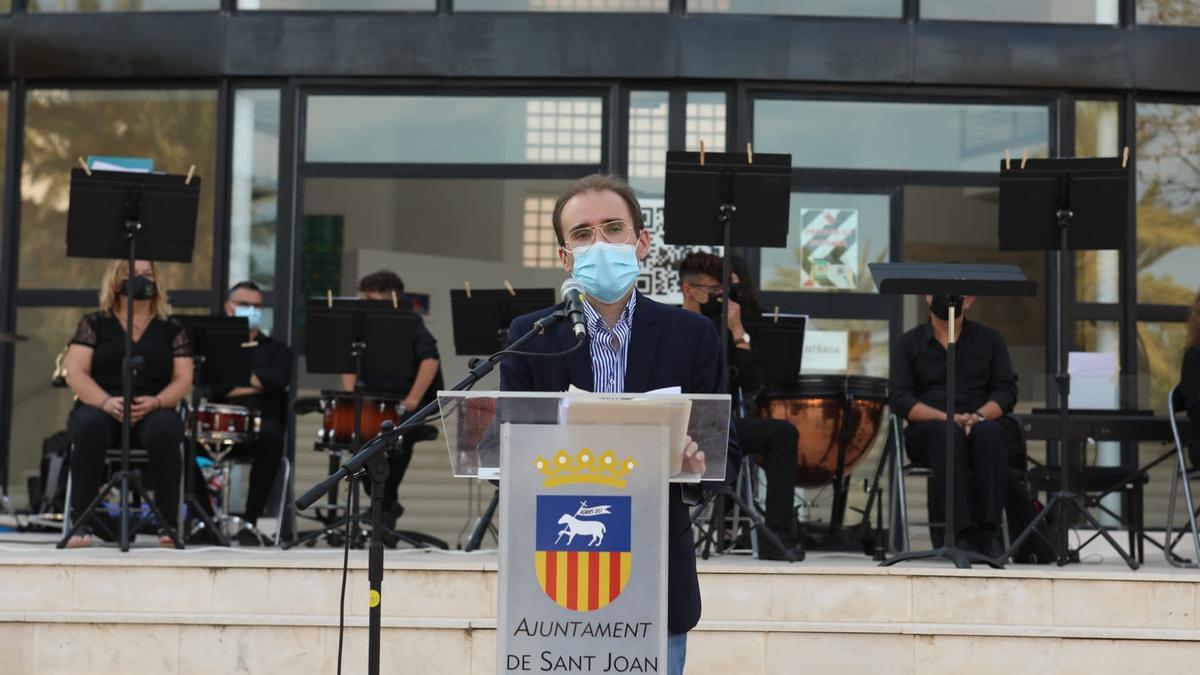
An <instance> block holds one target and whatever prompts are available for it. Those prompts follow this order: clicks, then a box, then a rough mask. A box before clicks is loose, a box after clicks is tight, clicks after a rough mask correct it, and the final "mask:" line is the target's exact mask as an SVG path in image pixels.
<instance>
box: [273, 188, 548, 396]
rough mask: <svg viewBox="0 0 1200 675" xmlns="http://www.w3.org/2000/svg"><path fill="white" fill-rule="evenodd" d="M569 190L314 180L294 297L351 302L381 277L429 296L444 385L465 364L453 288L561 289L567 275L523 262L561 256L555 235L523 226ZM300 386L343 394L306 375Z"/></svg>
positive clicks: (308, 191)
mask: <svg viewBox="0 0 1200 675" xmlns="http://www.w3.org/2000/svg"><path fill="white" fill-rule="evenodd" d="M563 185H564V181H561V180H517V179H513V180H498V179H497V180H481V179H395V180H392V179H309V180H308V181H306V182H305V185H304V214H305V217H304V220H303V223H302V230H303V231H302V232H301V233H299V237H298V241H297V243H298V245H300V246H301V247H302V249H301V263H300V269H299V270H298V273H297V276H296V278H297V283H298V286H299V288H298V291H297V292H298V294H299V295H300V297H305V296H312V295H321V296H324V295H325V292H326V290H332V291H333V292H334V294H342V295H353V294H354V291H355V284H356V282H357V280H358V279H359V278H360V277H362V276H364V275H366V274H368V273H371V272H375V271H378V270H382V269H386V270H392V271H394V272H396V273H397V274H399V275H400V277H401V278H402V279H403V280H404V285H405V290H406V291H407V292H410V293H421V294H428V295H429V298H430V301H429V313H428V315H427V316H425V317H424V319H425V322H426V325H427V326H428V327H429V330H430V332H432V333H433V336H434V337H435V338H437V341H438V349H439V351H440V353H441V359H442V371H443V372H444V373H445V375H446V378H447V379H450V378H452V377H456V376H457V375H458V374H460V373H465V372H466V364H467V357H465V356H458V355H456V354H455V350H454V331H453V323H452V320H451V315H450V290H451V289H461V288H463V284H464V282H469V283H470V284H471V288H473V289H483V288H504V282H505V281H506V280H507V281H509V282H510V283H511V284H512V285H513V286H514V287H515V288H516V289H517V290H518V292H519V291H520V290H521V289H528V288H551V289H557V288H558V287H559V285H560V284H562V281H563V272H562V269H561V267H559V266H557V265H555V266H553V267H542V266H540V265H538V266H533V265H529V266H527V265H525V264H524V261H525V260H528V259H530V258H529V254H530V253H534V254H535V256H536V255H537V254H539V253H540V249H541V248H542V247H544V248H545V251H546V253H547V256H546V259H551V257H552V256H555V255H556V254H555V253H554V251H555V249H556V248H557V244H556V243H555V242H554V239H553V236H554V235H553V230H552V229H548V228H547V229H542V228H541V227H540V223H539V224H538V226H537V227H533V228H530V227H528V226H527V225H526V223H527V222H528V221H527V220H526V216H527V211H526V203H527V201H528V200H530V199H536V200H540V199H550V200H553V199H555V198H557V196H558V193H559V191H561V190H562V188H563ZM530 232H532V233H533V234H534V235H535V236H537V237H542V236H543V235H542V233H543V232H545V234H546V235H548V239H549V240H548V241H543V240H542V239H541V238H539V239H537V241H535V242H532V243H530V242H527V239H526V237H527V236H528V233H530ZM531 249H532V250H531ZM536 259H538V260H541V259H542V258H540V257H539V258H536ZM297 320H298V321H300V318H299V317H298V318H297ZM302 326H303V323H302V322H301V323H299V327H302ZM276 328H277V329H280V327H278V326H277V327H276ZM492 377H494V376H492ZM300 385H301V386H302V387H316V388H321V387H326V388H330V387H331V386H336V385H335V383H334V381H333V380H332V379H330V378H327V377H326V376H323V375H321V376H318V375H310V374H308V373H307V372H306V371H303V370H302V371H301V376H300ZM488 388H493V389H495V388H499V380H498V379H490V380H487V381H485V382H484V383H483V384H481V385H480V386H479V387H478V389H488Z"/></svg>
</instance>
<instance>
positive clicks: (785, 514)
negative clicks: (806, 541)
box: [734, 417, 800, 540]
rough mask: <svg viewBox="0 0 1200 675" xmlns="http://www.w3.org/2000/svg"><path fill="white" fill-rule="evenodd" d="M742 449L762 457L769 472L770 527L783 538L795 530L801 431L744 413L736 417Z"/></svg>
mask: <svg viewBox="0 0 1200 675" xmlns="http://www.w3.org/2000/svg"><path fill="white" fill-rule="evenodd" d="M734 424H735V426H736V428H737V435H738V444H739V445H740V446H741V448H742V452H745V453H748V454H754V455H758V456H759V457H762V458H763V468H764V470H765V471H766V474H767V517H766V521H767V527H769V528H771V529H772V530H773V531H774V532H775V533H776V534H778V535H780V537H782V538H783V539H784V540H794V539H795V538H796V536H797V533H796V512H795V509H794V505H795V499H796V461H797V455H796V445H797V443H799V441H800V433H799V432H798V431H796V427H794V426H792V425H791V424H790V423H788V422H785V421H784V420H775V419H767V418H763V417H743V418H740V419H737V420H734Z"/></svg>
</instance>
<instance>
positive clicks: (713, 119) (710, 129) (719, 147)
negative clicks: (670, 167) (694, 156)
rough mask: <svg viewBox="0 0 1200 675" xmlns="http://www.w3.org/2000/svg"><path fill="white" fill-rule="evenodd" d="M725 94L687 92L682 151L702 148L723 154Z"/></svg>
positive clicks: (724, 145)
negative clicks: (701, 144)
mask: <svg viewBox="0 0 1200 675" xmlns="http://www.w3.org/2000/svg"><path fill="white" fill-rule="evenodd" d="M725 129H726V125H725V92H722V91H689V92H688V94H687V119H686V121H685V123H684V136H683V140H684V149H685V150H687V151H689V152H698V151H699V150H700V141H704V147H705V148H707V149H708V150H712V151H714V152H725V151H726V150H728V149H729V148H728V147H727V146H726V144H725Z"/></svg>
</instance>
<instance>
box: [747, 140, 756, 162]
mask: <svg viewBox="0 0 1200 675" xmlns="http://www.w3.org/2000/svg"><path fill="white" fill-rule="evenodd" d="M746 163H747V164H753V163H754V144H753V143H747V144H746Z"/></svg>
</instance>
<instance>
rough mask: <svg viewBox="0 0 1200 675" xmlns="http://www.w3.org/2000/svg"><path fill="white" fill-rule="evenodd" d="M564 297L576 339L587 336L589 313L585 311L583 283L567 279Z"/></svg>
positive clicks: (564, 283)
mask: <svg viewBox="0 0 1200 675" xmlns="http://www.w3.org/2000/svg"><path fill="white" fill-rule="evenodd" d="M561 290H562V297H563V301H564V302H566V310H567V319H568V320H570V322H571V332H573V333H575V339H576V340H580V341H582V340H584V339H585V338H587V315H586V314H584V313H583V303H584V299H583V284H581V283H579V282H578V281H576V280H574V279H567V280H566V281H564V282H563V284H562V289H561Z"/></svg>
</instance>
